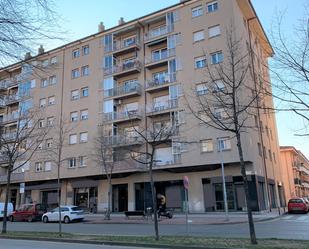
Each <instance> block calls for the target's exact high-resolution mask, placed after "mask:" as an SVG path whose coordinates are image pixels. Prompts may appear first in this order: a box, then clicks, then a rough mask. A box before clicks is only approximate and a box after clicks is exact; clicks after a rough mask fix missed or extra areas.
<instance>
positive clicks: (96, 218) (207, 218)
mask: <svg viewBox="0 0 309 249" xmlns="http://www.w3.org/2000/svg"><path fill="white" fill-rule="evenodd" d="M282 214H283V212H281V215H282ZM278 217H280V215H279V212H278V210H274V211H272V212H265V213H254V214H253V219H254V221H255V222H261V221H267V220H272V219H275V218H278ZM188 220H189V223H190V224H196V225H223V224H239V223H246V222H247V221H248V216H247V213H245V212H230V213H229V220H228V221H227V220H226V217H225V213H222V212H220V213H219V212H214V213H204V214H189V216H188ZM152 222H153V221H152V220H151V219H147V218H143V217H130V218H129V219H128V218H126V217H125V215H124V214H121V213H117V214H112V215H111V220H104V214H86V215H85V221H84V223H87V224H151V223H152ZM159 224H162V225H163V224H164V225H168V224H186V217H185V214H174V217H173V218H172V219H167V218H165V217H162V218H160V219H159Z"/></svg>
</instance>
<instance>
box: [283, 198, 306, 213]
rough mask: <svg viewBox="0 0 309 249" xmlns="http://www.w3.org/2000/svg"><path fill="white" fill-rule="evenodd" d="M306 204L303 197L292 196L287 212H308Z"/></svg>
mask: <svg viewBox="0 0 309 249" xmlns="http://www.w3.org/2000/svg"><path fill="white" fill-rule="evenodd" d="M308 209H309V207H308V204H307V203H306V201H305V200H304V199H303V198H293V199H291V200H289V203H288V212H289V213H308Z"/></svg>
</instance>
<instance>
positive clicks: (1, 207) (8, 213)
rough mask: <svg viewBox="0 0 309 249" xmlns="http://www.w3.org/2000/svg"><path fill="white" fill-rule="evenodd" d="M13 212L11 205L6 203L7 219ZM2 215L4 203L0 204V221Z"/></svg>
mask: <svg viewBox="0 0 309 249" xmlns="http://www.w3.org/2000/svg"><path fill="white" fill-rule="evenodd" d="M13 211H14V208H13V204H12V203H11V202H9V203H8V211H7V217H10V215H11V213H12V212H13ZM3 213H4V202H0V219H3Z"/></svg>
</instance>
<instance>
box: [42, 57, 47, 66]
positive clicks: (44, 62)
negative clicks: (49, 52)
mask: <svg viewBox="0 0 309 249" xmlns="http://www.w3.org/2000/svg"><path fill="white" fill-rule="evenodd" d="M47 66H48V59H46V60H43V61H42V67H47Z"/></svg>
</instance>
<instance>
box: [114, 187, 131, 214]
mask: <svg viewBox="0 0 309 249" xmlns="http://www.w3.org/2000/svg"><path fill="white" fill-rule="evenodd" d="M124 211H128V184H119V185H113V212H124Z"/></svg>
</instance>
